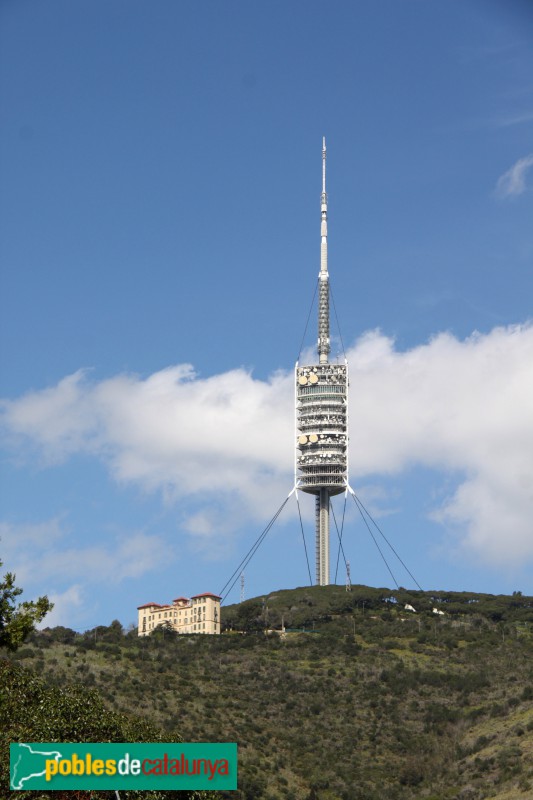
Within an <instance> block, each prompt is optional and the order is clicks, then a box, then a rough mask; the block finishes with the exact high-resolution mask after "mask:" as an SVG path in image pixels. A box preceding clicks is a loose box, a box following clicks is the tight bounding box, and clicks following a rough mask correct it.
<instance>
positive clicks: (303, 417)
mask: <svg viewBox="0 0 533 800" xmlns="http://www.w3.org/2000/svg"><path fill="white" fill-rule="evenodd" d="M320 212H321V226H320V272H319V276H318V279H319V301H318V364H314V365H309V366H303V367H301V366H299V365H298V364H296V465H295V472H296V488H297V489H301V490H302V491H304V492H308V493H309V494H314V495H315V496H316V582H317V583H318V584H320V585H321V586H327V585H328V584H329V509H330V497H332V496H333V495H336V494H340V493H341V492H343V491H345V489H346V487H347V485H348V479H347V474H348V463H347V452H348V368H347V364H346V362H345V363H344V364H330V363H329V353H330V334H329V274H328V200H327V194H326V140H325V139H323V140H322V194H321V199H320Z"/></svg>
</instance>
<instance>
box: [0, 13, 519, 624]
mask: <svg viewBox="0 0 533 800" xmlns="http://www.w3.org/2000/svg"><path fill="white" fill-rule="evenodd" d="M532 42H533V10H532V9H531V6H530V4H529V3H526V2H518V1H517V2H514V1H513V0H506V1H505V2H503V0H502V1H501V2H496V1H494V2H491V0H487V1H485V2H481V0H479V2H478V1H476V0H467V2H464V1H461V2H459V0H450V1H449V2H447V3H442V2H437V1H436V0H435V1H434V0H426V2H421V1H420V0H379V2H356V1H355V0H354V2H347V1H346V2H344V1H343V0H338V2H335V3H331V4H328V5H327V7H326V6H325V4H323V3H318V2H315V1H314V0H305V2H303V0H301V1H296V0H293V2H278V1H277V0H275V1H274V2H268V3H266V2H263V3H260V2H256V3H247V2H244V0H241V1H240V2H229V1H226V2H219V0H217V2H208V1H207V0H206V1H205V2H174V1H171V0H158V2H156V3H153V2H146V0H145V1H144V2H140V0H128V2H126V0H105V2H104V0H90V2H89V1H88V0H87V1H85V2H84V1H83V0H80V2H76V3H72V2H70V0H64V1H60V0H47V2H46V3H41V2H37V0H18V2H13V1H11V2H4V3H3V4H2V6H1V8H0V81H1V83H0V104H1V113H0V175H1V181H0V226H1V231H0V233H1V243H0V247H1V253H0V255H1V260H2V277H1V297H0V334H1V341H2V352H1V370H0V396H1V397H2V398H3V399H2V401H1V406H0V411H1V433H2V450H1V456H2V460H1V481H2V487H1V495H0V501H1V506H0V554H1V557H2V559H3V561H4V569H11V570H13V571H15V572H16V573H17V578H18V582H19V583H20V584H21V585H22V586H24V588H25V594H26V596H27V597H30V596H35V595H37V594H41V593H48V594H49V595H50V596H52V597H53V598H54V599H55V601H56V608H55V611H54V612H53V615H52V616H51V617H50V623H51V624H54V623H55V624H65V625H69V626H71V627H74V628H76V629H80V630H83V629H85V628H89V627H92V626H94V625H96V624H108V623H109V622H110V621H111V620H112V619H114V618H118V619H120V620H121V621H122V622H123V623H124V624H125V625H127V624H128V623H130V622H132V621H134V620H135V619H136V607H137V605H139V604H141V603H144V602H148V601H151V600H155V601H157V602H165V601H168V600H171V599H172V598H173V597H176V596H178V595H182V594H185V595H191V594H195V593H199V592H203V591H207V590H209V591H215V592H217V591H219V590H220V589H221V588H222V586H223V585H224V584H225V582H226V580H227V578H229V576H230V575H231V573H232V572H233V570H234V569H235V567H236V566H237V564H238V563H239V561H240V559H241V557H242V556H243V555H244V553H245V552H246V551H247V550H248V548H249V547H250V545H251V544H252V543H253V541H254V540H255V539H256V538H257V536H258V535H259V533H260V532H261V530H262V529H263V527H264V526H265V525H266V523H267V522H268V520H269V519H270V518H271V517H272V516H273V514H274V513H275V512H276V510H277V508H278V507H279V506H280V505H281V503H282V502H283V500H284V498H285V497H286V495H287V494H288V492H289V491H290V489H291V488H292V459H293V441H294V437H293V429H292V426H293V414H294V410H293V389H292V381H293V377H292V369H293V367H294V362H295V360H296V357H297V355H298V350H299V346H300V341H301V338H302V334H303V331H304V327H305V322H306V319H307V315H308V312H309V307H310V304H311V300H312V297H313V291H314V287H315V282H316V276H317V273H318V268H319V241H320V238H319V233H320V230H319V229H320V207H319V201H320V188H321V173H320V170H321V142H322V136H323V135H325V136H326V138H327V144H328V195H329V264H330V275H331V281H332V289H333V296H334V299H335V305H336V309H337V314H338V317H339V320H340V326H341V333H342V338H343V341H344V345H345V347H346V349H347V351H348V357H349V362H350V376H351V387H350V392H351V395H350V397H351V404H350V426H351V429H350V436H351V451H350V462H351V484H352V486H353V487H354V489H355V491H356V492H357V494H358V495H359V496H360V497H361V498H362V499H363V502H365V504H366V505H367V506H368V507H369V508H370V509H371V511H372V513H373V515H374V516H375V518H376V519H377V520H378V522H379V524H380V526H381V527H382V529H383V531H384V532H385V533H386V535H387V537H388V538H389V539H390V541H391V542H392V543H393V544H394V546H395V548H396V549H397V550H398V552H399V553H400V555H401V556H402V558H403V559H404V561H405V562H406V563H407V565H408V566H409V568H410V569H411V571H412V572H413V574H414V575H415V577H416V578H417V580H418V582H419V583H420V584H421V585H422V586H423V587H424V588H428V589H430V588H435V589H457V590H460V589H469V590H473V591H488V592H494V593H499V592H511V591H513V590H521V591H523V592H524V593H529V594H533V579H532V566H533V535H532V534H533V528H532V523H531V520H532V519H533V493H532V490H531V485H532V482H531V476H532V475H533V410H532V409H533V404H532V403H531V401H530V398H531V396H532V392H533V328H532V326H531V316H532V303H533V291H532V289H533V285H532V282H533V225H532V212H533V49H532ZM314 313H315V312H313V317H312V322H311V327H310V330H309V332H308V335H307V338H306V342H305V344H306V347H308V348H312V347H313V343H314V338H315V331H314V325H315V316H314ZM333 350H334V352H333V356H334V357H335V356H336V355H337V354H338V352H339V351H340V345H339V343H338V342H337V343H336V345H335V346H334V348H333ZM311 352H312V351H311ZM310 357H311V358H314V356H312V355H311V356H310ZM301 505H302V512H303V516H304V524H305V531H306V535H307V542H308V549H309V551H310V552H311V553H312V552H313V550H314V547H313V541H312V540H313V507H312V500H311V499H310V498H305V497H303V498H301ZM352 506H353V504H352ZM338 508H339V512H338V513H339V514H341V515H342V501H341V503H340V506H339V507H338ZM345 537H346V538H345V550H346V555H347V557H348V558H349V560H350V564H351V573H352V580H353V582H355V583H365V584H370V585H375V586H390V585H391V579H390V576H389V574H388V572H387V571H386V568H385V566H384V565H383V562H382V561H381V559H380V557H379V554H378V553H377V551H376V549H375V547H374V545H373V544H372V542H371V541H369V537H368V534H367V533H366V531H365V529H364V527H363V526H362V525H361V522H360V521H357V519H356V511H355V508H352V509H351V510H350V511H349V513H348V514H347V522H346V526H345ZM333 549H334V548H333ZM333 560H335V556H334V558H333ZM391 566H392V568H393V571H394V572H395V575H396V577H397V579H398V583H400V584H401V585H404V586H411V585H412V581H411V580H410V579H409V577H408V576H406V575H405V573H402V570H401V569H400V568H398V567H397V565H395V564H394V559H392V560H391ZM312 570H313V568H312ZM313 574H314V570H313ZM344 579H345V577H344V570H341V571H340V573H339V578H338V580H339V582H341V583H343V582H344ZM307 580H308V578H307V566H306V563H305V557H304V552H303V547H302V544H301V533H300V530H299V523H298V514H297V508H296V505H295V504H294V503H293V502H292V501H291V503H289V504H288V505H287V507H286V509H285V510H284V512H283V515H282V517H281V519H280V521H279V522H278V523H277V524H276V526H274V528H273V529H272V531H271V533H270V534H269V536H268V538H267V539H266V541H265V543H264V544H263V545H262V548H261V549H260V551H259V553H258V554H257V556H256V557H255V559H254V560H253V561H252V563H251V564H250V566H249V567H248V568H247V570H246V576H245V582H246V584H245V585H246V589H245V591H246V595H247V596H249V597H250V596H254V595H258V594H261V593H265V592H268V591H272V590H275V589H277V588H287V587H291V586H297V585H303V584H305V583H306V581H307ZM238 595H239V592H238V587H236V589H235V590H234V592H233V595H232V596H231V597H230V598H228V600H232V599H233V600H237V599H238Z"/></svg>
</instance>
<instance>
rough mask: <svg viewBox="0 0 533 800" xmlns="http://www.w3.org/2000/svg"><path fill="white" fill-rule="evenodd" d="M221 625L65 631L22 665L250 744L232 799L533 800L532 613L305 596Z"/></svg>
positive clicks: (438, 599)
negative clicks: (173, 630) (142, 633)
mask: <svg viewBox="0 0 533 800" xmlns="http://www.w3.org/2000/svg"><path fill="white" fill-rule="evenodd" d="M406 604H409V605H411V606H412V607H413V608H415V609H416V613H414V612H412V611H406V610H405V608H404V606H405V605H406ZM433 609H436V610H437V611H440V612H441V613H440V614H437V613H435V612H434V610H433ZM282 620H283V623H284V626H285V629H286V631H285V633H284V634H282V633H281V631H280V630H276V628H278V629H279V628H280V627H281V622H282ZM222 621H223V624H224V625H225V626H226V627H227V628H228V629H232V630H229V631H228V632H227V633H225V634H223V635H221V636H219V637H202V636H181V637H178V636H175V635H171V634H168V633H165V632H158V634H156V635H153V636H151V637H146V638H138V637H137V636H136V634H135V632H133V633H130V634H128V635H124V634H123V632H122V630H121V627H120V625H119V623H116V622H115V623H112V625H111V626H110V627H109V628H97V629H95V630H93V631H89V632H87V633H86V634H75V633H74V632H73V631H69V630H68V629H64V628H56V629H51V630H46V631H43V632H42V633H39V634H36V635H34V636H33V638H32V640H31V642H30V643H29V645H28V646H26V647H24V648H22V649H21V650H20V651H19V652H18V654H16V658H17V659H18V660H20V661H22V662H24V663H25V664H26V665H31V666H32V667H33V668H34V669H36V670H38V672H39V673H40V674H41V675H42V676H43V677H44V679H45V680H46V681H47V682H48V683H50V684H54V683H55V684H62V685H64V684H65V683H68V682H72V681H81V682H82V683H84V684H85V685H86V686H91V687H97V688H98V689H99V690H100V692H101V694H102V696H103V697H104V698H105V701H106V703H107V704H108V705H109V707H110V708H112V709H114V710H115V711H120V712H132V711H136V712H137V713H138V714H140V715H142V716H144V717H145V718H146V720H148V721H149V722H150V723H151V724H153V725H156V726H160V727H163V728H164V729H166V730H167V731H168V732H169V734H170V732H172V731H176V730H177V731H179V733H180V734H181V735H182V737H183V739H184V740H185V741H187V740H192V741H237V742H238V743H239V767H240V781H239V784H240V787H241V788H240V792H239V795H236V794H235V793H233V794H232V795H231V796H232V797H235V796H237V797H239V796H240V797H241V798H246V799H248V798H250V800H252V798H258V800H261V798H264V800H281V798H288V800H312V798H315V800H316V799H317V798H318V800H385V798H386V800H404V799H405V800H411V798H425V799H426V800H430V799H432V800H452V798H457V800H485V798H489V797H494V798H497V800H516V799H517V798H521V797H523V798H528V797H530V796H531V795H532V793H533V758H532V756H533V639H532V635H531V631H532V624H533V598H530V597H522V596H521V595H520V594H519V593H517V594H515V595H513V596H510V597H507V596H492V595H476V594H471V593H450V592H448V593H446V592H428V593H422V592H406V591H405V590H399V591H391V590H388V589H370V588H367V587H361V586H358V587H353V590H352V591H351V592H346V591H345V590H344V588H343V587H336V586H330V587H307V588H303V589H295V590H289V591H279V592H275V593H273V594H271V595H269V596H268V597H262V598H255V599H252V600H249V601H247V602H245V603H243V604H241V605H236V606H230V607H227V608H224V609H223V616H222ZM265 630H268V631H271V632H270V633H265ZM228 796H229V795H228Z"/></svg>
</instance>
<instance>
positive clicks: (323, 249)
mask: <svg viewBox="0 0 533 800" xmlns="http://www.w3.org/2000/svg"><path fill="white" fill-rule="evenodd" d="M320 216H321V223H320V273H319V276H318V277H319V280H320V293H319V300H318V359H319V362H320V363H321V364H327V363H328V356H329V351H330V344H329V275H328V196H327V194H326V137H325V136H324V137H323V139H322V195H321V197H320Z"/></svg>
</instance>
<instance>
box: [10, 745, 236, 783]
mask: <svg viewBox="0 0 533 800" xmlns="http://www.w3.org/2000/svg"><path fill="white" fill-rule="evenodd" d="M10 767H11V773H10V786H11V789H12V790H14V791H17V790H18V791H31V790H34V789H37V790H40V789H48V790H54V789H58V790H65V789H80V790H89V789H102V790H105V789H108V790H109V789H172V790H174V791H179V790H180V789H213V790H215V789H219V790H222V789H226V790H233V789H236V788H237V745H236V744H235V743H233V742H232V743H224V744H198V743H195V744H190V743H187V744H175V743H167V744H164V743H159V744H134V743H127V742H123V743H112V744H104V743H98V744H63V743H59V742H54V743H36V742H30V743H17V744H11V745H10Z"/></svg>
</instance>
